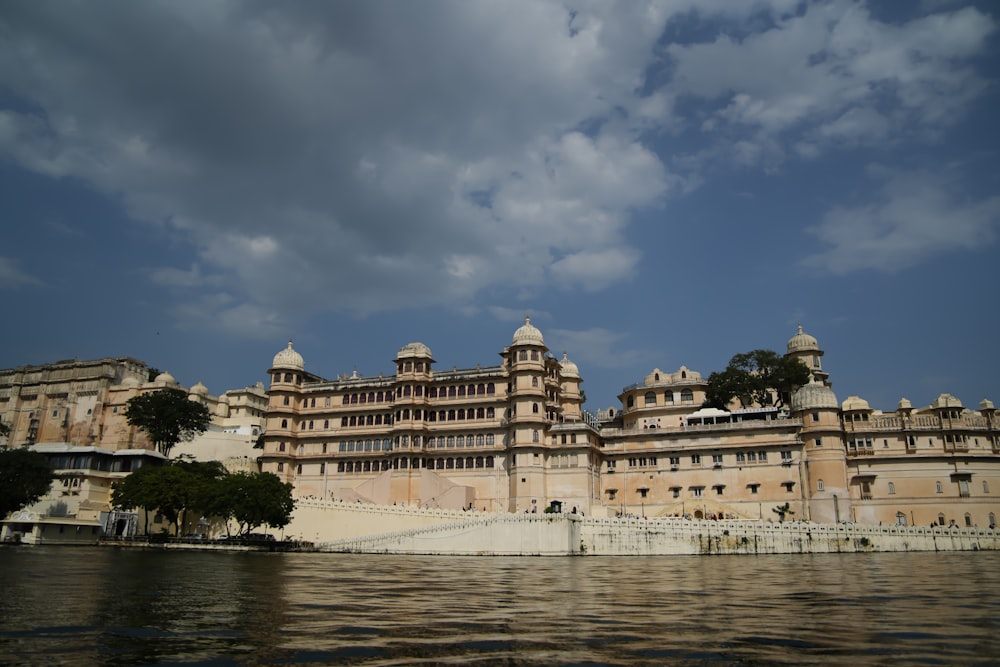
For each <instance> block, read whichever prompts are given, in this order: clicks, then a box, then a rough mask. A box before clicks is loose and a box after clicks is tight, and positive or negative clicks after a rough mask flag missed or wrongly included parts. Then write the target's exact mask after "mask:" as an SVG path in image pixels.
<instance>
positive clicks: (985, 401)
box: [979, 398, 995, 410]
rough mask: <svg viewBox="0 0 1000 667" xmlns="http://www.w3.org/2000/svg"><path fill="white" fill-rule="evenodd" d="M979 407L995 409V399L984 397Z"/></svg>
mask: <svg viewBox="0 0 1000 667" xmlns="http://www.w3.org/2000/svg"><path fill="white" fill-rule="evenodd" d="M979 409H980V410H994V409H995V408H994V407H993V401H991V400H990V399H988V398H984V399H983V400H981V401H979Z"/></svg>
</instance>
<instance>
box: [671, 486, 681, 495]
mask: <svg viewBox="0 0 1000 667" xmlns="http://www.w3.org/2000/svg"><path fill="white" fill-rule="evenodd" d="M670 493H671V494H672V495H673V496H674V498H680V497H681V487H679V486H672V487H670Z"/></svg>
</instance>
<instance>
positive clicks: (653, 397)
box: [643, 391, 656, 406]
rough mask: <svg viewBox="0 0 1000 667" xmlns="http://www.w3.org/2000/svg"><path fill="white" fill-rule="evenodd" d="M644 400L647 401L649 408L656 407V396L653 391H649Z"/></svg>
mask: <svg viewBox="0 0 1000 667" xmlns="http://www.w3.org/2000/svg"><path fill="white" fill-rule="evenodd" d="M643 399H644V400H645V401H646V405H647V406H650V405H656V394H654V393H653V392H651V391H647V392H646V395H645V396H643Z"/></svg>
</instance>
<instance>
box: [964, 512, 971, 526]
mask: <svg viewBox="0 0 1000 667" xmlns="http://www.w3.org/2000/svg"><path fill="white" fill-rule="evenodd" d="M965 525H966V526H968V527H971V526H972V515H971V514H969V513H968V512H966V513H965Z"/></svg>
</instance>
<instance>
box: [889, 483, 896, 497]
mask: <svg viewBox="0 0 1000 667" xmlns="http://www.w3.org/2000/svg"><path fill="white" fill-rule="evenodd" d="M889 495H890V496H893V495H896V485H895V484H893V483H892V482H889Z"/></svg>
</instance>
